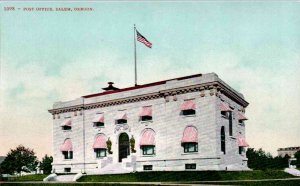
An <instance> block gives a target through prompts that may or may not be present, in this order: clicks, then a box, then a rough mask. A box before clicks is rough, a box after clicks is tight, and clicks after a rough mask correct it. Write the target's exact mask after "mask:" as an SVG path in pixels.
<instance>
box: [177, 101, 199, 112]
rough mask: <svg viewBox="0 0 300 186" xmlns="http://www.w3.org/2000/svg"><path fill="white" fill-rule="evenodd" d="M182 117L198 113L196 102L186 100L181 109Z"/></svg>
mask: <svg viewBox="0 0 300 186" xmlns="http://www.w3.org/2000/svg"><path fill="white" fill-rule="evenodd" d="M180 109H181V111H182V112H181V113H182V115H185V116H188V115H195V113H196V104H195V102H194V100H186V101H184V102H183V104H182V105H181V107H180Z"/></svg>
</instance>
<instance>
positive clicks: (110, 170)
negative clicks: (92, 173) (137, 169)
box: [99, 163, 131, 174]
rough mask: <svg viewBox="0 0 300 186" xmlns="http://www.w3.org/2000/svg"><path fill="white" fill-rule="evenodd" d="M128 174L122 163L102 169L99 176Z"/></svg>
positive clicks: (128, 171)
mask: <svg viewBox="0 0 300 186" xmlns="http://www.w3.org/2000/svg"><path fill="white" fill-rule="evenodd" d="M130 172H131V171H130V170H127V169H125V168H123V166H122V163H113V164H109V165H107V166H106V167H104V168H102V169H101V170H100V172H99V174H124V173H130Z"/></svg>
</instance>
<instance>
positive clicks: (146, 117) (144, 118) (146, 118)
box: [141, 116, 152, 121]
mask: <svg viewBox="0 0 300 186" xmlns="http://www.w3.org/2000/svg"><path fill="white" fill-rule="evenodd" d="M141 120H142V121H152V116H141Z"/></svg>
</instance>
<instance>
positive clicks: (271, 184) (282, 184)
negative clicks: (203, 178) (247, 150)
mask: <svg viewBox="0 0 300 186" xmlns="http://www.w3.org/2000/svg"><path fill="white" fill-rule="evenodd" d="M182 183H183V182H182ZM168 184H169V185H174V184H175V185H176V183H161V184H160V185H168ZM194 184H207V185H212V184H215V185H251V186H260V185H264V186H289V185H300V180H276V181H251V182H246V181H239V182H226V183H220V182H194ZM0 185H1V186H27V185H34V186H63V185H67V186H81V185H87V186H97V185H121V186H126V185H135V186H136V184H115V183H26V182H24V183H15V182H9V183H1V182H0ZM141 185H143V183H142V184H141ZM147 186H152V185H148V184H147Z"/></svg>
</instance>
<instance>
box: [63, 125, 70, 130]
mask: <svg viewBox="0 0 300 186" xmlns="http://www.w3.org/2000/svg"><path fill="white" fill-rule="evenodd" d="M62 129H63V130H71V129H72V127H71V126H62Z"/></svg>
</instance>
